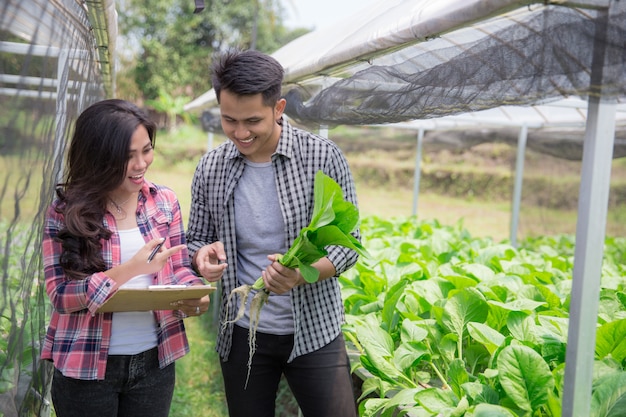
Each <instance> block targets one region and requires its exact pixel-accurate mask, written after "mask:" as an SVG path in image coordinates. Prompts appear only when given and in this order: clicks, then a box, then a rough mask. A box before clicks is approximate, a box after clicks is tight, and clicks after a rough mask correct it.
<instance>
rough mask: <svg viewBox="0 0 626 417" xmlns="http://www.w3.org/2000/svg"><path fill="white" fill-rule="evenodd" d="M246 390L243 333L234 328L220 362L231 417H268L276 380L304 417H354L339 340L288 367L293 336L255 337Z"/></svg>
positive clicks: (347, 367) (273, 404) (347, 368)
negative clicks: (284, 386)
mask: <svg viewBox="0 0 626 417" xmlns="http://www.w3.org/2000/svg"><path fill="white" fill-rule="evenodd" d="M256 344H257V349H256V352H255V353H254V356H253V357H252V369H251V371H250V378H249V380H248V385H247V387H245V384H246V375H247V372H248V367H247V364H248V330H247V329H244V328H242V327H239V326H235V330H234V333H233V345H232V348H231V351H230V355H229V357H228V361H226V362H222V374H223V375H224V386H225V388H226V400H227V402H228V412H229V415H230V417H251V416H254V417H273V416H274V409H275V407H276V394H277V391H278V384H279V382H280V377H281V374H284V375H285V379H286V380H287V383H288V384H289V387H290V389H291V392H292V393H293V395H294V397H295V398H296V400H297V401H298V405H299V406H300V410H302V413H303V414H304V416H305V417H354V416H356V415H357V414H356V402H355V398H354V391H353V385H352V377H351V375H350V362H349V360H348V354H347V352H346V346H345V342H344V339H343V335H341V334H340V335H339V336H338V337H337V338H336V339H335V340H334V341H332V342H331V343H329V344H328V345H326V346H324V347H323V348H321V349H319V350H317V351H315V352H312V353H309V354H307V355H303V356H299V357H297V358H296V359H294V360H293V361H292V362H291V363H287V359H288V358H289V354H290V353H291V350H292V349H293V335H290V336H276V335H269V334H264V333H257V335H256Z"/></svg>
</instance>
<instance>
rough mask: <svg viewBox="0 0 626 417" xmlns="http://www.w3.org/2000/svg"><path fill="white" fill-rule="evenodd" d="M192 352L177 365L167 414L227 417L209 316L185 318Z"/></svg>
mask: <svg viewBox="0 0 626 417" xmlns="http://www.w3.org/2000/svg"><path fill="white" fill-rule="evenodd" d="M185 327H186V329H187V337H188V338H189V343H190V346H191V352H190V353H189V354H188V355H186V356H185V357H183V358H182V359H179V360H178V361H177V362H176V387H175V389H174V399H173V401H172V408H171V410H170V415H171V416H175V417H198V416H202V417H222V416H228V409H227V408H226V398H225V396H224V387H223V383H222V375H221V370H220V364H219V357H218V355H217V352H216V351H215V339H216V337H215V336H216V331H217V330H216V328H215V326H214V325H213V323H212V318H211V316H210V315H208V314H205V315H203V316H200V317H199V318H195V317H191V318H187V319H185Z"/></svg>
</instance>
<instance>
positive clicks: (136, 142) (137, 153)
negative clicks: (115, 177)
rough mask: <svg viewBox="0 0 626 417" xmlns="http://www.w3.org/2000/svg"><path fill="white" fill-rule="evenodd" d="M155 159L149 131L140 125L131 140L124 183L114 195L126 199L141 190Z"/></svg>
mask: <svg viewBox="0 0 626 417" xmlns="http://www.w3.org/2000/svg"><path fill="white" fill-rule="evenodd" d="M153 159H154V150H153V149H152V143H151V142H150V136H149V135H148V131H147V130H146V128H145V127H144V126H143V125H139V126H138V127H137V129H135V133H133V136H132V137H131V138H130V149H128V163H127V164H126V175H125V176H124V181H122V183H121V184H120V185H119V186H118V187H117V188H116V189H115V190H114V191H113V194H114V195H116V196H118V197H125V196H128V195H130V194H132V193H136V192H138V191H139V190H141V186H142V185H143V179H144V176H145V174H146V171H147V170H148V167H149V166H150V164H152V161H153Z"/></svg>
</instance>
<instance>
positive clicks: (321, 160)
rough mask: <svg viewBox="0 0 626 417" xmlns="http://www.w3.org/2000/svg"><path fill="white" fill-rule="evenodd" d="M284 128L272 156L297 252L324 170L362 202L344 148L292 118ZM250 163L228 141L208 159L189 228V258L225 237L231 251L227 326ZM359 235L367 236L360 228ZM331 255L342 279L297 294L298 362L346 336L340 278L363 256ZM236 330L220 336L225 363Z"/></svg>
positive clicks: (197, 178) (196, 183)
mask: <svg viewBox="0 0 626 417" xmlns="http://www.w3.org/2000/svg"><path fill="white" fill-rule="evenodd" d="M281 124H282V132H281V136H280V139H279V141H278V147H277V149H276V152H275V153H274V154H273V155H272V165H273V167H274V172H275V181H276V189H277V191H278V199H279V204H280V207H281V210H282V216H283V219H284V221H285V239H286V247H289V246H291V243H292V242H293V241H294V240H295V239H296V237H297V236H298V233H299V232H300V230H301V229H302V228H303V227H306V226H308V224H309V222H310V219H311V217H312V214H313V204H314V200H313V182H314V179H315V173H316V172H317V171H318V170H322V171H323V172H324V173H325V174H326V175H328V176H330V177H332V178H333V179H334V180H335V181H336V182H337V183H338V184H339V185H340V186H341V188H342V189H343V192H344V198H346V199H347V200H348V201H350V202H352V203H353V204H355V205H356V204H357V201H356V192H355V188H354V181H353V178H352V174H351V172H350V169H349V167H348V162H347V161H346V159H345V157H344V155H343V154H342V152H341V150H340V149H339V148H338V147H337V145H336V144H335V143H334V142H332V141H331V140H329V139H325V138H322V137H320V136H317V135H314V134H312V133H309V132H307V131H304V130H301V129H298V128H295V127H292V126H291V125H290V124H289V123H288V122H287V121H286V120H282V121H281ZM243 158H244V156H243V155H241V154H240V153H239V151H238V150H237V148H236V147H235V145H234V144H233V143H232V142H231V141H227V142H225V143H223V144H222V145H220V146H219V147H217V148H216V149H214V150H211V151H209V152H208V153H206V154H205V155H204V156H203V157H202V159H201V160H200V162H199V163H198V166H197V168H196V172H195V174H194V178H193V182H192V190H191V192H192V202H191V212H190V216H189V228H188V230H187V244H188V248H189V253H190V255H191V256H193V255H194V254H195V252H196V251H197V250H198V249H200V248H201V247H202V246H204V245H207V244H210V243H212V242H215V241H218V240H219V241H222V242H223V244H224V248H225V250H226V257H227V260H226V262H227V263H228V268H227V269H226V271H225V273H224V277H223V279H222V300H221V309H220V321H221V322H222V323H224V322H226V321H227V320H229V321H230V320H232V319H234V317H235V313H236V310H237V309H236V308H230V309H227V308H226V303H227V298H228V294H230V292H231V291H232V290H233V289H234V288H235V287H236V286H237V285H238V280H237V267H236V266H237V259H236V256H237V242H236V237H235V223H234V221H235V205H234V190H235V187H236V186H237V182H238V181H239V178H240V177H241V174H242V172H243V170H244V167H245V163H244V159H243ZM354 236H355V237H356V238H357V239H360V234H359V231H358V230H356V231H355V232H354ZM251 238H252V239H254V236H252V237H251ZM327 250H328V259H329V260H330V261H331V262H332V263H333V265H334V266H335V269H336V272H337V275H336V276H335V277H332V278H329V279H325V280H321V281H318V282H316V283H314V284H306V285H300V286H297V287H295V288H294V289H293V290H292V307H293V314H294V317H293V320H294V348H293V351H292V352H291V355H290V358H289V360H290V361H291V360H293V358H295V357H297V356H300V355H304V354H306V353H310V352H313V351H315V350H317V349H319V348H321V347H323V346H325V345H327V344H328V343H330V342H331V341H333V340H334V339H335V338H336V337H337V336H338V335H339V333H340V332H341V325H342V323H343V319H344V309H343V302H342V299H341V292H340V288H339V282H338V279H337V277H338V276H339V275H340V274H341V273H342V272H344V271H345V270H347V269H348V268H350V267H352V266H353V265H354V264H355V263H356V261H357V259H358V255H357V253H356V252H354V251H352V250H349V249H347V248H344V247H339V246H333V247H329V248H327ZM260 269H262V268H260ZM260 269H259V270H260ZM226 311H228V314H229V316H228V317H226ZM232 326H233V324H230V325H228V326H227V327H226V328H225V329H224V331H223V332H220V333H219V335H218V341H217V351H218V352H219V354H220V356H221V357H222V358H223V359H225V360H226V359H228V354H229V352H230V347H231V342H232V329H233V328H232Z"/></svg>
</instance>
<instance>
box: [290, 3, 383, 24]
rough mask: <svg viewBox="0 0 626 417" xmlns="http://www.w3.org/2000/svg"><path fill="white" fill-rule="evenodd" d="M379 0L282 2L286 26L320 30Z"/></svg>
mask: <svg viewBox="0 0 626 417" xmlns="http://www.w3.org/2000/svg"><path fill="white" fill-rule="evenodd" d="M376 1H377V0H281V2H282V4H283V5H284V8H285V26H287V27H290V28H295V27H305V28H311V29H313V28H315V29H319V28H321V27H325V26H328V25H330V24H333V23H336V22H337V21H339V20H343V19H345V18H347V17H348V16H350V15H351V14H352V13H354V11H358V10H361V9H364V8H366V7H369V6H370V5H371V4H374V3H375V2H376Z"/></svg>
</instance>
